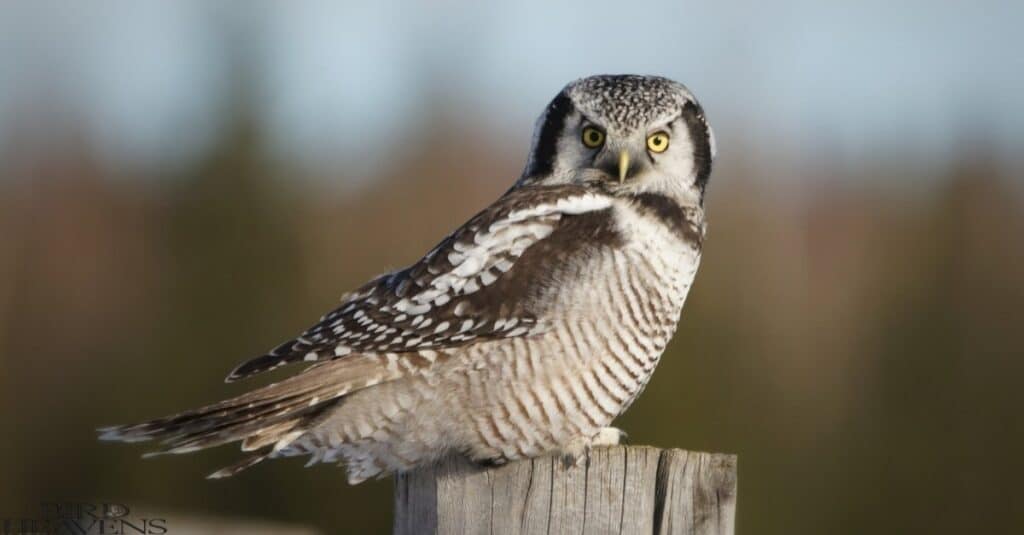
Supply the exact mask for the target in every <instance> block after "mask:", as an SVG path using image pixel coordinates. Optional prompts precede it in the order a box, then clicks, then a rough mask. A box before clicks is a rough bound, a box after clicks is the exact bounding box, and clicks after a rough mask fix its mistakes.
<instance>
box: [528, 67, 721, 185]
mask: <svg viewBox="0 0 1024 535" xmlns="http://www.w3.org/2000/svg"><path fill="white" fill-rule="evenodd" d="M714 155H715V138H714V134H713V133H712V131H711V127H710V126H709V125H708V123H707V121H706V120H705V118H704V111H703V109H702V108H701V106H700V104H699V103H698V102H697V99H696V98H694V96H693V94H692V93H690V91H689V90H687V89H686V87H685V86H683V85H682V84H680V83H678V82H674V81H672V80H669V79H667V78H662V77H659V76H637V75H601V76H590V77H588V78H582V79H580V80H576V81H574V82H572V83H570V84H569V85H567V86H565V88H564V89H562V91H561V92H560V93H558V95H557V96H555V98H554V100H552V101H551V104H549V105H548V107H547V109H546V110H545V111H544V113H543V114H542V115H541V116H540V119H538V121H537V126H536V129H535V130H534V138H533V146H532V148H531V150H530V158H529V161H528V162H527V165H526V169H525V171H524V172H523V176H522V178H520V180H519V182H518V183H517V185H525V184H566V183H580V184H585V185H591V186H595V187H600V188H601V189H604V190H606V191H609V192H612V193H624V194H629V193H646V192H653V193H661V194H665V195H671V196H672V197H673V198H676V199H679V200H680V201H683V202H696V203H702V202H703V198H704V189H705V187H706V185H707V182H708V177H709V175H710V174H711V161H712V159H713V158H714Z"/></svg>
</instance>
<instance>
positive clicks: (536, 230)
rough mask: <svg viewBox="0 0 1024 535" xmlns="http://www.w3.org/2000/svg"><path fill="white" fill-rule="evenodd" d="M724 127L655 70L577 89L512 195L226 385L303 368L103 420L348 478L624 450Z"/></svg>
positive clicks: (551, 121) (179, 446)
mask: <svg viewBox="0 0 1024 535" xmlns="http://www.w3.org/2000/svg"><path fill="white" fill-rule="evenodd" d="M714 154H715V143H714V137H713V134H712V132H711V128H710V127H709V126H708V123H707V120H706V119H705V117H704V112H703V109H702V108H701V106H700V104H698V102H697V100H696V99H695V98H694V96H693V95H692V94H691V93H690V92H689V91H688V90H687V89H686V87H684V86H683V85H682V84H679V83H677V82H674V81H671V80H668V79H665V78H661V77H654V76H634V75H615V76H592V77H588V78H583V79H580V80H577V81H575V82H572V83H570V84H569V85H567V86H566V87H565V88H564V89H563V90H562V91H561V92H559V93H558V95H556V96H555V98H554V100H552V101H551V103H550V104H549V105H548V106H547V108H546V109H545V110H544V112H543V114H542V115H541V117H540V119H539V120H538V121H537V124H536V129H535V132H534V137H533V143H532V145H531V150H530V155H529V159H528V161H527V164H526V167H525V170H524V171H523V173H522V175H521V176H520V178H519V179H518V181H516V182H515V184H514V185H513V186H512V188H511V189H509V190H508V192H506V193H505V194H504V195H502V196H501V197H500V198H499V199H498V200H496V201H494V203H493V204H491V205H490V206H488V207H487V208H485V209H484V210H483V211H481V212H480V213H478V214H477V215H476V216H474V217H473V218H472V219H470V220H469V221H468V222H467V223H466V224H464V225H462V226H461V227H459V228H458V229H456V230H455V231H454V232H452V233H451V234H450V235H448V236H447V237H446V238H444V239H443V240H442V241H441V243H440V244H438V245H437V246H436V247H434V248H433V249H431V250H430V252H428V253H427V254H426V255H425V256H424V257H423V258H422V259H420V260H419V261H417V262H416V263H414V264H412V265H411V266H409V267H407V268H405V269H401V270H398V271H394V272H391V273H387V274H384V275H381V276H379V277H377V278H375V279H373V280H371V281H370V282H368V283H366V284H365V285H364V286H362V287H361V288H359V289H357V290H355V291H353V292H351V293H349V294H347V295H345V296H344V297H343V300H342V304H341V305H340V306H339V307H338V308H337V309H335V310H333V311H331V312H330V313H328V314H327V315H326V316H324V317H323V318H322V319H321V320H320V322H319V323H317V324H316V325H314V326H313V327H311V328H310V329H308V330H307V331H306V332H304V333H303V334H302V335H301V336H299V337H297V338H295V339H293V340H290V341H288V342H286V343H284V344H282V345H280V346H279V347H277V348H276V349H274V350H273V351H271V352H270V353H268V354H266V355H264V356H260V357H257V358H254V359H252V360H249V361H247V362H244V363H243V364H241V365H240V366H238V367H237V368H236V369H235V370H234V371H232V372H231V374H230V375H229V376H228V378H227V380H228V381H234V380H237V379H242V378H245V377H249V376H251V375H253V374H257V373H259V372H263V371H266V370H271V369H274V368H277V367H279V366H283V365H286V364H290V363H304V364H306V365H308V367H307V368H306V369H305V370H303V371H302V372H300V373H297V374H295V375H293V376H291V377H289V378H287V379H285V380H283V381H281V382H278V383H274V384H270V385H267V386H263V387H262V388H258V389H256V390H252V391H250V392H248V393H245V394H242V395H240V396H238V397H236V398H233V399H228V400H226V401H222V402H219V403H215V404H213V405H209V406H206V407H203V408H200V409H195V410H191V411H187V412H183V413H180V414H177V415H174V416H169V417H165V418H160V419H157V420H152V421H149V422H145V423H141V424H136V425H125V426H115V427H110V428H104V429H101V430H100V432H101V438H103V439H108V440H122V441H126V442H134V441H143V440H151V439H155V440H159V441H162V442H163V444H164V446H165V448H164V449H163V450H162V451H160V452H157V453H185V452H190V451H195V450H198V449H202V448H207V447H211V446H217V445H220V444H225V443H229V442H235V441H241V449H242V450H243V451H246V452H252V453H251V455H250V456H249V457H247V458H245V459H244V460H243V461H242V462H240V463H238V464H236V465H234V466H230V467H228V468H224V469H222V470H219V471H217V472H215V473H213V474H211V476H210V477H225V476H230V475H233V474H235V473H237V472H239V471H240V470H242V469H244V468H247V467H249V466H252V465H254V464H256V463H258V462H260V461H262V460H264V459H268V458H275V457H285V456H294V455H309V456H310V461H309V462H310V463H311V464H312V463H317V462H343V463H344V464H345V465H346V466H347V468H348V480H349V482H350V483H353V484H354V483H358V482H361V481H363V480H365V479H367V478H371V477H378V476H382V475H385V474H388V473H391V472H394V471H403V470H408V469H411V468H413V467H416V466H418V465H420V464H423V463H427V462H431V461H433V460H436V459H438V458H439V457H442V456H445V455H450V454H461V455H465V456H466V457H468V458H469V459H471V460H474V461H477V462H482V463H502V462H506V461H508V460H511V459H521V458H524V457H535V456H539V455H543V454H546V453H549V452H559V453H561V454H564V455H566V457H567V458H568V459H571V460H578V459H580V458H582V457H583V456H584V455H585V453H586V451H587V450H588V449H589V448H590V447H591V446H594V445H608V444H616V443H618V441H619V439H620V435H621V432H620V431H618V430H617V429H614V428H612V427H609V426H610V425H611V423H612V420H614V419H615V418H616V417H617V416H618V415H619V414H621V413H622V412H623V411H625V410H626V408H627V407H629V405H630V404H631V403H632V402H633V400H634V399H636V397H637V395H639V394H640V392H641V391H642V390H643V388H644V386H645V385H646V384H647V381H648V379H649V378H650V377H651V373H652V372H653V371H654V367H655V366H656V365H657V363H658V359H659V357H660V356H661V353H662V351H663V350H664V349H665V345H666V344H667V343H668V341H669V339H670V338H671V337H672V334H673V332H674V331H675V329H676V322H677V321H678V319H679V315H680V312H681V310H682V307H683V301H684V300H685V299H686V294H687V292H688V291H689V288H690V284H691V283H692V281H693V278H694V274H695V273H696V271H697V265H698V263H699V261H700V255H701V246H702V243H703V240H704V229H705V223H704V207H703V205H704V190H705V187H706V186H707V183H708V177H709V175H710V173H711V162H712V159H713V157H714Z"/></svg>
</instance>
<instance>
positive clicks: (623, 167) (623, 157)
mask: <svg viewBox="0 0 1024 535" xmlns="http://www.w3.org/2000/svg"><path fill="white" fill-rule="evenodd" d="M627 173H629V151H628V150H625V149H623V150H621V151H619V184H622V183H623V182H625V181H626V174H627Z"/></svg>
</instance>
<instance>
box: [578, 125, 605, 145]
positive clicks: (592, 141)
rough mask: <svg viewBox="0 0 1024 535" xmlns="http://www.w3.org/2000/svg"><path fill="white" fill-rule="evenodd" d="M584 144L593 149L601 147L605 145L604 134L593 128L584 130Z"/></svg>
mask: <svg viewBox="0 0 1024 535" xmlns="http://www.w3.org/2000/svg"><path fill="white" fill-rule="evenodd" d="M583 144H584V145H586V146H588V147H590V148H592V149H596V148H598V147H600V146H601V145H603V144H604V132H602V131H600V130H598V129H596V128H594V127H593V126H588V127H586V128H584V129H583Z"/></svg>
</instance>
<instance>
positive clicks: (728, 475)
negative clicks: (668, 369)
mask: <svg viewBox="0 0 1024 535" xmlns="http://www.w3.org/2000/svg"><path fill="white" fill-rule="evenodd" d="M735 515H736V456H735V455H725V454H720V453H695V452H688V451H684V450H678V449H671V450H662V449H658V448H651V447H647V446H635V447H623V446H616V447H610V448H595V449H594V450H592V451H591V453H590V458H589V460H588V461H587V462H586V463H585V464H584V465H582V466H579V467H567V466H565V464H564V463H563V462H562V460H561V458H559V457H552V456H549V457H540V458H537V459H528V460H524V461H518V462H514V463H509V464H507V465H504V466H499V467H494V468H481V467H476V466H473V465H471V464H470V463H468V462H467V461H465V460H463V459H460V458H451V459H447V460H445V461H442V462H440V463H438V464H436V465H434V466H429V467H425V468H421V469H419V470H415V471H413V472H409V473H406V474H400V475H399V476H397V478H396V481H395V524H394V533H396V534H400V535H405V534H414V533H438V534H451V533H459V534H461V533H502V534H504V533H587V534H590V533H621V534H630V535H633V534H645V535H646V534H651V533H659V534H660V533H686V534H694V535H712V534H714V535H732V533H733V527H734V526H735Z"/></svg>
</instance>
